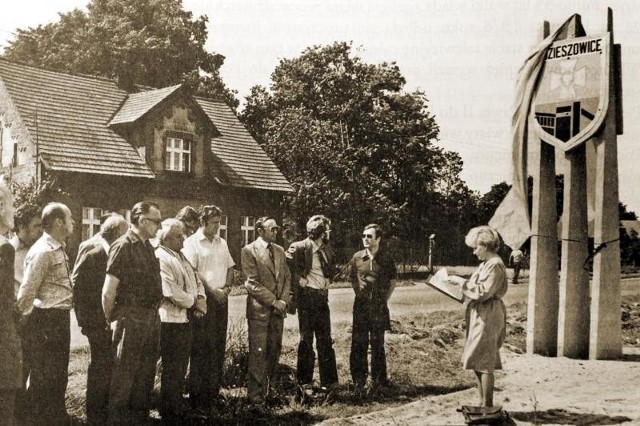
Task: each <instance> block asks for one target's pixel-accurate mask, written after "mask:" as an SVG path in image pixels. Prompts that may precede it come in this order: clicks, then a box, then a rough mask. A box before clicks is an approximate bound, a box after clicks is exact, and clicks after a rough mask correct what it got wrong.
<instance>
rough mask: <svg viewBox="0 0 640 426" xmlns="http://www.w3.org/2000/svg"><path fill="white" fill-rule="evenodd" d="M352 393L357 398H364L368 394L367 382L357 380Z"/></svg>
mask: <svg viewBox="0 0 640 426" xmlns="http://www.w3.org/2000/svg"><path fill="white" fill-rule="evenodd" d="M352 394H353V396H354V397H355V398H357V399H362V398H364V397H365V396H366V395H367V390H366V387H365V384H364V383H362V382H356V383H354V384H353V390H352Z"/></svg>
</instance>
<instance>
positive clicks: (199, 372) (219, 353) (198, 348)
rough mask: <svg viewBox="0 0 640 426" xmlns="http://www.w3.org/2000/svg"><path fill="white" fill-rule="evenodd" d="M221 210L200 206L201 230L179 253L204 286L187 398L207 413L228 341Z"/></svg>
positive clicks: (229, 267)
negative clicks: (203, 307) (203, 308)
mask: <svg viewBox="0 0 640 426" xmlns="http://www.w3.org/2000/svg"><path fill="white" fill-rule="evenodd" d="M221 219H222V210H220V209H219V208H218V207H216V206H213V205H211V206H203V207H202V210H201V212H200V228H199V229H198V230H197V231H196V233H195V234H193V235H191V236H190V237H189V238H187V239H186V240H185V242H184V248H183V249H182V252H183V253H184V255H185V257H186V258H187V259H188V260H189V262H191V264H192V265H193V267H194V268H195V269H196V271H197V273H198V276H199V277H200V279H201V280H202V283H203V284H204V289H205V293H206V298H207V313H206V314H205V315H204V316H203V317H202V318H201V319H199V320H196V321H195V323H194V324H193V342H192V348H191V370H190V376H189V385H188V387H189V398H190V402H191V405H192V407H193V408H194V409H196V410H198V411H201V412H204V413H209V412H210V410H211V409H212V408H213V406H212V404H214V403H215V402H216V400H217V399H218V396H219V393H220V384H221V380H222V367H223V364H224V353H225V347H226V342H227V319H228V315H229V304H228V295H229V292H230V291H231V286H232V284H233V280H234V274H233V266H234V265H235V262H234V261H233V259H232V258H231V254H230V253H229V247H228V246H227V242H226V241H225V240H224V239H223V238H220V236H219V235H218V229H219V228H220V220H221Z"/></svg>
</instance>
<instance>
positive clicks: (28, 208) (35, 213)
mask: <svg viewBox="0 0 640 426" xmlns="http://www.w3.org/2000/svg"><path fill="white" fill-rule="evenodd" d="M41 215H42V209H41V208H40V207H39V206H36V205H35V204H30V203H24V204H21V205H20V207H18V208H17V209H16V213H15V215H14V216H13V220H14V224H15V226H14V228H13V230H14V231H15V232H18V231H19V230H20V227H23V228H27V227H28V226H29V224H30V223H31V221H32V220H33V218H35V217H38V218H39V217H40V216H41Z"/></svg>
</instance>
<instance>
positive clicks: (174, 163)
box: [165, 137, 193, 173]
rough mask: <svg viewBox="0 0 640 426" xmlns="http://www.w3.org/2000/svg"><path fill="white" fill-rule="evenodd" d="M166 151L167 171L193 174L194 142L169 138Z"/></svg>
mask: <svg viewBox="0 0 640 426" xmlns="http://www.w3.org/2000/svg"><path fill="white" fill-rule="evenodd" d="M166 140H167V143H166V151H165V170H168V171H172V172H184V173H191V153H192V146H193V143H192V141H190V140H188V139H184V138H177V137H168V138H167V139H166Z"/></svg>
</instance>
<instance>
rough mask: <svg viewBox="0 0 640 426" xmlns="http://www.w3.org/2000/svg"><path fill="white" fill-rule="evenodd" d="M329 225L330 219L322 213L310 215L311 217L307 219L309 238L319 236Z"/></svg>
mask: <svg viewBox="0 0 640 426" xmlns="http://www.w3.org/2000/svg"><path fill="white" fill-rule="evenodd" d="M330 227H331V219H329V218H328V217H326V216H324V215H321V214H317V215H314V216H311V218H310V219H309V220H308V221H307V234H308V235H309V236H310V237H311V239H313V240H315V239H317V238H320V236H321V235H322V233H323V232H325V231H326V230H327V229H328V228H330Z"/></svg>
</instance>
